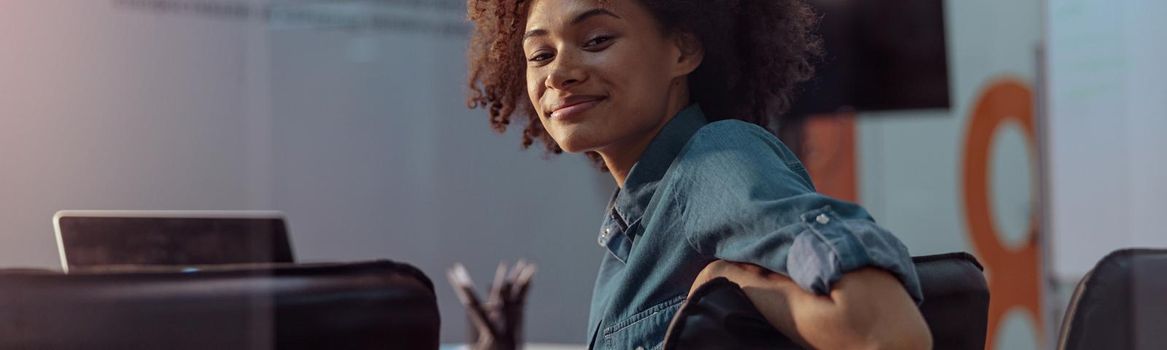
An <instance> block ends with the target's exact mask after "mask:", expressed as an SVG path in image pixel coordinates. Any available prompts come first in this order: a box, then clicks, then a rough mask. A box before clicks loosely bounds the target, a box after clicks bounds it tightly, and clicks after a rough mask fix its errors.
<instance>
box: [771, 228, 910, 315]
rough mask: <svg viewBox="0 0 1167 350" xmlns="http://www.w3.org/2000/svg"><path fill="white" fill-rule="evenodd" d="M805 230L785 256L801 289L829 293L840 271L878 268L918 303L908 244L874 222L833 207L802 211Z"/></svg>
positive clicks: (792, 276)
mask: <svg viewBox="0 0 1167 350" xmlns="http://www.w3.org/2000/svg"><path fill="white" fill-rule="evenodd" d="M800 219H801V221H802V223H801V225H802V226H803V227H804V229H803V231H802V232H800V233H798V234H796V235H795V236H794V241H793V242H792V243H791V247H790V253H789V254H788V255H787V256H786V267H787V272H788V275H789V276H790V278H791V279H793V280H794V282H795V283H798V285H799V286H800V287H802V288H803V289H805V290H808V291H813V292H815V293H817V294H827V293H829V292H830V290H831V285H832V284H834V282H835V281H838V280H839V278H841V277H842V276H843V274H844V273H847V272H850V271H854V270H858V269H860V268H864V267H869V266H872V267H879V268H882V269H884V270H887V271H888V272H891V273H892V274H893V275H895V276H896V277H897V278H898V279H899V280H900V282H901V283H903V285H904V288H905V289H906V290H907V291H908V294H909V295H911V296H912V299H913V300H915V301H916V302H917V303H919V302H921V301H923V292H922V291H921V290H920V282H919V280H918V278H917V276H916V268H915V265H913V264H912V261H911V256H910V255H909V254H908V248H907V247H905V246H904V244H903V243H902V242H900V241H899V239H896V238H895V236H893V235H891V233H889V232H887V231H886V230H884V229H883V228H882V227H879V225H876V224H875V222H873V221H871V220H869V219H864V218H851V217H846V216H843V215H840V214H839V213H838V212H836V211H835V210H834V208H833V207H832V206H825V207H822V208H819V209H815V210H812V211H809V212H806V213H804V214H803V215H802V216H801V217H800Z"/></svg>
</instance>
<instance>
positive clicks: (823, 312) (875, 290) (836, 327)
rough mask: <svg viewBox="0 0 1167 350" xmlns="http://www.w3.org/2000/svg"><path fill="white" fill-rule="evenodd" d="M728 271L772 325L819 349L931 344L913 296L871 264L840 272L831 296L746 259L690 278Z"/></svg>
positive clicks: (702, 278)
mask: <svg viewBox="0 0 1167 350" xmlns="http://www.w3.org/2000/svg"><path fill="white" fill-rule="evenodd" d="M716 277H726V278H728V279H729V280H730V281H733V282H734V283H737V284H738V285H739V286H741V288H742V290H743V291H744V292H745V293H746V295H747V296H748V297H749V298H750V300H751V301H752V302H753V303H754V305H755V306H756V307H757V308H758V310H759V311H760V312H761V313H762V315H763V316H765V317H766V319H767V320H768V321H769V322H770V324H772V325H773V326H774V327H775V328H777V329H778V330H779V331H781V332H782V333H783V334H786V335H787V336H789V337H790V338H791V339H792V340H794V341H796V342H798V343H801V344H803V345H805V346H807V347H810V348H817V349H929V348H931V343H932V338H931V334H930V333H929V331H928V326H927V324H925V323H924V319H923V317H922V316H921V315H920V312H919V310H918V309H917V308H916V306H915V304H914V303H913V302H912V299H911V297H909V296H908V294H907V292H906V291H905V290H904V288H903V287H902V286H901V285H900V283H899V281H898V280H897V279H896V278H895V277H894V276H892V275H891V274H889V273H887V272H885V271H883V270H879V269H874V268H867V269H861V270H857V271H853V272H850V273H847V274H844V275H843V277H842V278H841V279H840V280H839V281H837V282H836V283H835V285H834V286H833V287H832V290H831V294H830V295H829V296H820V295H815V294H813V293H810V292H807V291H805V290H803V289H802V288H800V287H799V286H798V285H797V284H795V283H794V281H792V280H791V279H790V278H788V277H786V276H783V275H779V274H776V273H772V272H770V271H767V270H765V269H763V268H761V267H758V266H755V265H750V264H738V263H730V262H725V261H717V262H714V263H712V264H710V265H709V266H708V267H706V269H705V270H704V271H702V273H701V275H699V276H698V278H697V280H696V281H695V282H694V288H695V287H696V286H698V285H700V283H704V281H708V280H711V279H713V278H716Z"/></svg>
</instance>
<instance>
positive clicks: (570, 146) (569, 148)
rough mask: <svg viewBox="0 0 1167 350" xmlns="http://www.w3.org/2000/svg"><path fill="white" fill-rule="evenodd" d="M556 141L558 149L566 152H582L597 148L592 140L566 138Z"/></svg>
mask: <svg viewBox="0 0 1167 350" xmlns="http://www.w3.org/2000/svg"><path fill="white" fill-rule="evenodd" d="M556 142H557V143H558V144H559V149H562V150H563V151H564V152H567V153H584V152H587V151H594V150H595V149H596V148H599V146H597V145H596V144H595V143H594V142H586V140H572V139H567V140H563V141H556Z"/></svg>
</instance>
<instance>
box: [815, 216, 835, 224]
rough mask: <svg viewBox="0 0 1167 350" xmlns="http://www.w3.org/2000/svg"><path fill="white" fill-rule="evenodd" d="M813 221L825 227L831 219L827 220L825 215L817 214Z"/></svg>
mask: <svg viewBox="0 0 1167 350" xmlns="http://www.w3.org/2000/svg"><path fill="white" fill-rule="evenodd" d="M814 221H818V223H820V224H823V225H826V224H827V223H828V222H831V218H828V217H827V214H819V216H818V217H816V218H814Z"/></svg>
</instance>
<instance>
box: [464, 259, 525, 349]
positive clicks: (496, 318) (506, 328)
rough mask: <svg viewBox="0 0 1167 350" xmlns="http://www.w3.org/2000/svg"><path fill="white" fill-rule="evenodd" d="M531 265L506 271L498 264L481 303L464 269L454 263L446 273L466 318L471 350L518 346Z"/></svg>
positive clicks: (518, 265) (523, 263) (521, 264)
mask: <svg viewBox="0 0 1167 350" xmlns="http://www.w3.org/2000/svg"><path fill="white" fill-rule="evenodd" d="M534 275H535V265H534V264H530V263H527V262H526V261H523V260H519V262H517V263H515V266H513V267H511V268H510V269H509V271H508V268H507V266H506V264H504V263H499V265H498V270H496V272H495V275H494V283H493V284H491V287H490V296H489V299H487V302H486V303H485V304H484V303H482V302H481V301H480V299H479V298H478V293H476V292H475V291H474V281H472V280H471V279H470V274H469V273H467V272H466V267H464V266H462V264H456V265H454V267H453V268H451V269H450V270H449V272H448V274H447V277H449V279H450V285H452V286H453V287H454V292H455V293H456V294H458V299H459V300H461V301H462V305H464V306H466V313H467V314H469V316H470V322H471V323H472V324H473V325H472V327H470V340H469V343H470V348H471V349H474V350H514V349H517V348H518V344H521V343H522V333H523V332H522V330H523V309H524V306H525V305H526V298H527V291H528V290H529V287H530V285H531V277H532V276H534Z"/></svg>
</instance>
